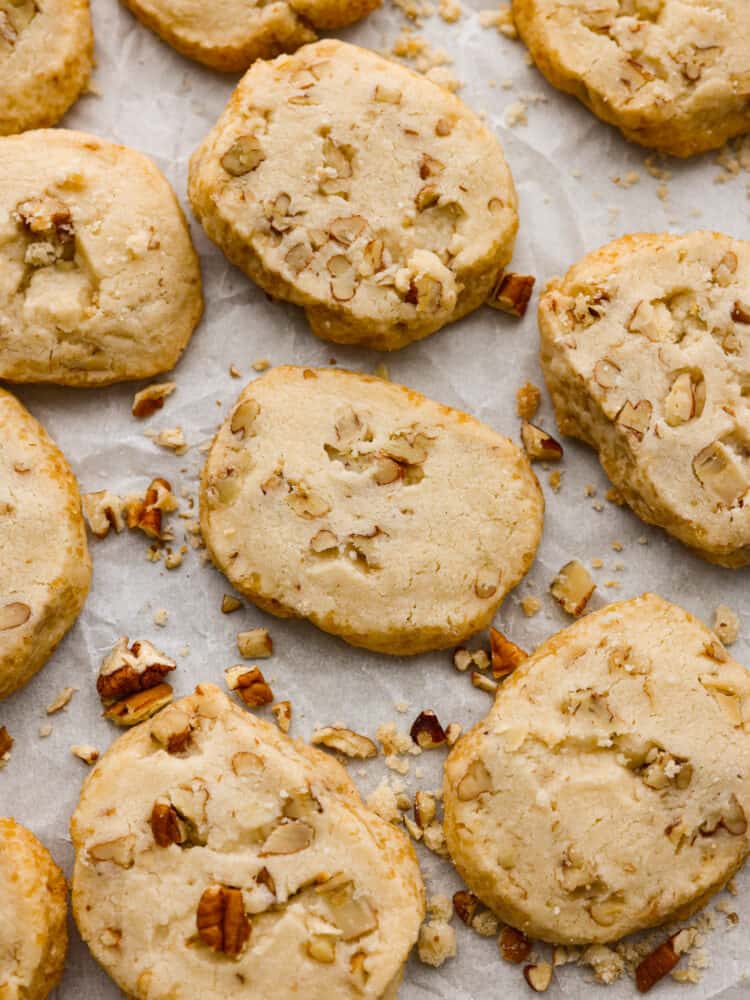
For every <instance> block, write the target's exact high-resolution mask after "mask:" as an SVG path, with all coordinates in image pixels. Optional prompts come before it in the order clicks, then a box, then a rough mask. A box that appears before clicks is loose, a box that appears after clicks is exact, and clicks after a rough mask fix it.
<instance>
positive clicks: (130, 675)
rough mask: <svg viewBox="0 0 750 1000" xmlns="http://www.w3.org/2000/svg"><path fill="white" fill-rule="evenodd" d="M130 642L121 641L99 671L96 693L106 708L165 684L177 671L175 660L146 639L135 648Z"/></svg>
mask: <svg viewBox="0 0 750 1000" xmlns="http://www.w3.org/2000/svg"><path fill="white" fill-rule="evenodd" d="M128 642H129V639H128V637H127V636H123V637H122V638H121V639H118V640H117V643H116V644H115V646H114V648H113V649H112V652H111V653H109V655H108V656H107V657H105V659H104V661H103V663H102V665H101V667H100V668H99V676H98V678H97V681H96V690H97V691H98V692H99V697H100V698H101V699H102V702H103V703H104V704H109V703H110V702H112V701H116V700H118V699H120V698H126V697H128V696H129V695H131V694H136V692H138V691H146V690H147V689H148V688H153V687H156V686H157V685H159V684H162V683H163V681H164V678H165V677H166V676H167V674H168V673H170V671H172V670H174V669H175V667H176V663H175V661H174V660H172V659H170V657H168V656H166V655H165V654H164V653H162V652H161V651H160V650H158V649H157V648H156V647H155V646H152V644H151V643H150V642H148V641H147V640H146V639H141V640H139V641H137V642H134V643H133V645H132V646H128Z"/></svg>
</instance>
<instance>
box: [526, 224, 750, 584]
mask: <svg viewBox="0 0 750 1000" xmlns="http://www.w3.org/2000/svg"><path fill="white" fill-rule="evenodd" d="M539 326H540V329H541V341H542V352H541V359H542V367H543V369H544V374H545V378H546V380H547V385H548V387H549V390H550V393H551V395H552V401H553V403H554V406H555V412H556V414H557V420H558V423H559V425H560V428H561V430H562V431H563V433H565V434H571V435H574V436H575V437H580V438H582V439H583V440H584V441H587V442H588V443H589V444H591V445H592V446H593V447H594V448H596V449H597V451H598V452H599V458H600V460H601V463H602V465H603V466H604V469H605V470H606V472H607V474H608V476H609V477H610V479H611V480H612V482H613V483H614V484H615V486H616V487H617V489H618V490H619V491H620V492H621V494H622V495H623V497H624V498H625V500H626V501H627V502H628V504H629V505H630V506H631V507H632V508H633V510H634V511H635V512H636V514H638V516H639V517H641V518H642V519H643V520H644V521H647V522H649V523H650V524H657V525H660V526H661V527H662V528H665V529H666V530H667V531H668V532H670V534H672V535H674V536H675V537H677V538H679V539H680V540H681V541H683V542H685V544H687V545H689V546H690V547H691V548H693V549H695V550H696V552H698V553H699V554H700V555H702V556H703V557H704V558H706V559H709V560H710V561H712V562H717V563H720V564H721V565H724V566H742V565H745V564H746V563H748V562H750V503H748V502H747V501H748V491H750V407H749V406H748V398H747V397H748V394H749V393H750V243H746V242H743V241H741V240H734V239H730V238H729V237H728V236H722V235H720V234H718V233H709V232H696V233H690V234H688V235H687V236H671V235H659V236H657V235H650V234H638V235H634V236H626V237H624V238H623V239H620V240H616V241H615V242H614V243H610V244H608V245H607V246H605V247H603V248H602V249H600V250H597V251H595V252H594V253H592V254H589V255H588V256H587V257H584V258H583V260H582V261H580V262H579V263H578V264H576V265H575V266H574V267H573V268H571V270H570V271H569V272H568V274H567V275H566V276H565V278H564V279H563V280H561V281H560V280H555V281H552V282H550V284H549V285H548V286H547V289H546V291H545V292H544V294H543V295H542V298H541V301H540V304H539Z"/></svg>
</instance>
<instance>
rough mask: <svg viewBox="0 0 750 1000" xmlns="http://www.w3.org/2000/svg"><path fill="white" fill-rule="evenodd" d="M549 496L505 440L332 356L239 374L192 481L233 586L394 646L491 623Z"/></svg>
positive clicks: (444, 638) (358, 641)
mask: <svg viewBox="0 0 750 1000" xmlns="http://www.w3.org/2000/svg"><path fill="white" fill-rule="evenodd" d="M543 512H544V501H543V498H542V494H541V491H540V489H539V484H538V483H537V481H536V478H535V476H534V474H533V472H532V471H531V468H530V466H529V464H528V462H527V460H526V458H525V456H524V455H523V454H522V452H521V451H520V450H519V449H518V448H517V447H516V446H515V445H514V444H513V442H512V441H509V440H508V439H507V438H504V437H502V436H501V435H499V434H497V433H495V431H493V430H491V429H490V428H489V427H487V426H486V425H484V424H481V423H479V421H478V420H475V419H474V418H473V417H470V416H468V415H467V414H465V413H461V412H460V411H459V410H452V409H449V408H448V407H446V406H441V405H440V404H439V403H434V402H432V400H429V399H426V398H425V397H424V396H422V395H420V394H419V393H417V392H413V391H412V390H410V389H406V388H404V387H403V386H399V385H393V384H391V383H389V382H384V381H382V380H381V379H377V378H371V377H369V376H366V375H358V374H354V373H353V372H346V371H341V370H335V371H332V370H330V369H314V370H313V369H303V368H291V367H281V368H275V369H273V370H272V371H271V372H270V373H269V374H268V375H265V376H264V377H263V378H260V379H257V380H256V381H254V382H252V383H251V384H250V385H249V386H247V388H246V389H245V390H244V392H243V393H242V394H241V396H240V398H239V400H238V402H237V404H236V405H235V407H234V409H233V410H232V413H231V415H230V416H229V417H228V419H227V420H226V422H225V423H224V425H223V427H222V428H221V430H220V431H219V434H218V435H217V437H216V439H215V441H214V444H213V446H212V448H211V451H210V453H209V455H208V459H207V461H206V465H205V468H204V470H203V477H202V483H201V527H202V529H203V537H204V539H205V542H206V546H207V547H208V550H209V552H210V554H211V556H212V558H213V560H214V562H215V564H216V565H217V567H218V568H219V569H220V570H222V572H224V573H225V574H226V575H227V577H228V578H229V580H230V581H231V582H232V584H233V585H234V586H235V587H236V588H237V589H238V590H239V591H240V592H241V593H243V594H245V596H247V597H248V598H250V600H251V601H253V602H255V603H256V604H257V605H259V606H260V607H261V608H263V609H264V610H266V611H270V612H271V613H272V614H276V615H280V616H282V617H284V616H298V617H303V618H308V619H309V620H310V621H312V622H313V623H314V624H315V625H317V626H318V627H319V628H322V629H324V630H325V631H326V632H331V633H333V634H334V635H338V636H341V638H343V639H345V640H346V641H347V642H350V643H352V644H353V645H355V646H364V647H365V648H367V649H373V650H377V651H380V652H384V653H392V654H395V655H402V654H410V653H420V652H424V651H426V650H430V649H441V648H443V647H446V646H452V645H455V644H456V643H458V642H460V641H461V640H463V639H465V638H466V637H467V636H469V635H471V634H472V633H473V632H476V631H477V630H478V629H481V628H484V627H485V626H486V625H487V624H488V623H489V622H490V621H491V620H492V617H493V615H494V613H495V611H496V610H497V608H498V606H499V605H500V603H501V601H502V600H503V598H504V597H505V595H506V594H507V593H508V592H509V591H510V590H511V589H512V588H513V587H515V585H516V584H517V583H518V582H519V580H521V578H522V577H523V576H524V574H525V573H526V571H527V570H528V568H529V566H530V565H531V563H532V561H533V559H534V554H535V552H536V548H537V545H538V544H539V539H540V536H541V532H542V521H543Z"/></svg>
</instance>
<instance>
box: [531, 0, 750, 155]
mask: <svg viewBox="0 0 750 1000" xmlns="http://www.w3.org/2000/svg"><path fill="white" fill-rule="evenodd" d="M513 14H514V17H515V22H516V25H517V27H518V31H519V33H520V35H521V38H522V39H523V40H524V42H525V43H526V45H527V46H528V48H529V51H530V52H531V55H532V57H533V59H534V62H535V63H536V65H537V66H538V67H539V69H540V70H541V72H542V73H543V74H544V75H545V76H546V77H547V79H548V80H549V82H550V83H551V84H552V85H553V86H555V87H557V88H558V89H560V90H563V91H565V92H566V93H569V94H573V95H575V97H577V98H578V99H579V100H580V101H582V102H583V103H584V104H585V105H586V106H587V107H588V108H590V110H591V111H593V112H594V114H595V115H597V116H598V117H599V118H601V119H602V120H603V121H605V122H609V123H610V124H611V125H615V126H617V128H619V129H620V131H621V132H622V133H623V135H624V136H625V137H626V138H627V139H630V140H632V141H633V142H637V143H639V144H640V145H642V146H648V147H650V148H652V149H658V150H660V151H661V152H663V153H671V154H672V155H673V156H692V155H693V154H694V153H701V152H704V151H705V150H707V149H718V148H719V147H720V146H722V145H723V144H724V143H725V142H726V140H727V139H731V138H732V137H733V136H736V135H740V134H741V133H743V132H747V131H748V130H750V4H748V3H747V2H746V0H597V2H596V3H591V2H590V0H513Z"/></svg>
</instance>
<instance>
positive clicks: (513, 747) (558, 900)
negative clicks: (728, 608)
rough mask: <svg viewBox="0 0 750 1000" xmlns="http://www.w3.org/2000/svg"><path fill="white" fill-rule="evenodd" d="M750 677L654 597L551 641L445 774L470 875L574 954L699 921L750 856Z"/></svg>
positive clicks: (509, 918)
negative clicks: (575, 947)
mask: <svg viewBox="0 0 750 1000" xmlns="http://www.w3.org/2000/svg"><path fill="white" fill-rule="evenodd" d="M749 734H750V675H749V674H748V672H747V671H746V670H745V668H744V667H742V666H740V664H739V663H736V662H735V661H734V660H731V659H730V657H729V654H728V653H727V652H726V650H725V649H724V647H723V646H722V645H721V643H720V642H719V641H718V639H717V638H716V636H715V635H714V633H713V632H711V631H710V630H709V629H708V628H706V626H705V625H703V624H702V623H700V622H698V621H696V619H695V618H693V617H692V616H691V615H689V614H688V613H687V612H686V611H683V610H682V609H681V608H678V607H676V606H675V605H674V604H669V603H667V601H664V600H662V598H660V597H656V596H654V595H653V594H645V595H644V596H643V597H639V598H636V599H635V600H630V601H625V602H623V603H621V604H612V605H610V606H609V607H607V608H604V609H603V610H602V611H598V612H596V613H595V614H591V615H589V616H588V617H587V618H583V619H581V620H580V621H578V622H576V624H575V625H572V626H571V627H570V628H567V629H565V630H564V631H563V632H560V633H559V634H558V635H555V636H553V637H552V638H551V639H549V640H548V641H547V642H545V643H544V644H543V645H542V646H540V647H539V649H537V651H536V652H535V653H534V654H533V655H532V656H530V657H529V658H528V659H527V660H526V661H525V662H524V663H523V664H522V665H521V666H520V667H518V668H517V669H516V671H515V673H513V674H512V675H511V676H510V678H509V679H508V680H506V681H505V683H504V684H503V686H502V688H501V689H500V692H499V693H498V696H497V699H496V700H495V704H494V706H493V707H492V709H491V711H490V713H489V715H488V716H487V718H486V719H484V720H483V721H482V722H481V723H479V725H477V726H475V727H474V729H472V730H471V731H470V732H469V733H467V734H466V736H464V737H463V738H462V739H460V740H459V741H458V743H457V744H456V746H455V748H454V749H453V751H452V752H451V754H450V756H449V757H448V760H447V763H446V770H445V835H446V838H447V842H448V847H449V850H450V853H451V856H452V858H453V860H454V862H455V863H456V867H457V868H458V870H459V872H460V873H461V875H462V876H463V878H464V879H465V880H466V882H467V884H468V885H469V887H470V888H471V889H473V891H474V892H475V893H476V894H477V895H478V896H479V897H480V898H481V899H482V900H483V901H484V902H485V903H486V904H487V905H488V906H490V907H491V908H492V909H493V910H494V911H495V912H496V913H497V914H498V916H499V917H500V918H501V919H502V920H505V921H506V922H507V923H509V924H512V925H513V926H514V927H517V928H519V929H521V930H522V931H523V932H524V933H526V934H527V935H528V936H530V937H534V938H541V939H542V940H545V941H551V942H558V943H561V944H588V943H590V942H606V941H614V940H616V939H618V938H620V937H623V936H624V935H626V934H630V933H632V932H633V931H637V930H641V929H643V928H646V927H653V926H656V925H657V924H661V923H665V922H667V921H670V920H677V919H680V920H682V919H687V917H689V916H690V915H691V914H692V913H693V912H695V910H697V909H698V908H699V907H701V906H702V905H703V904H704V903H705V902H706V901H707V899H708V898H709V896H711V894H712V893H714V892H716V891H718V890H719V889H721V888H722V886H723V885H724V884H725V883H726V882H727V881H728V879H730V878H731V877H732V875H733V874H734V873H735V872H736V871H737V869H738V868H739V867H740V865H741V864H742V863H743V861H744V860H745V857H746V856H747V854H748V851H750V836H748V823H747V817H748V816H749V815H750V735H749Z"/></svg>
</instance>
